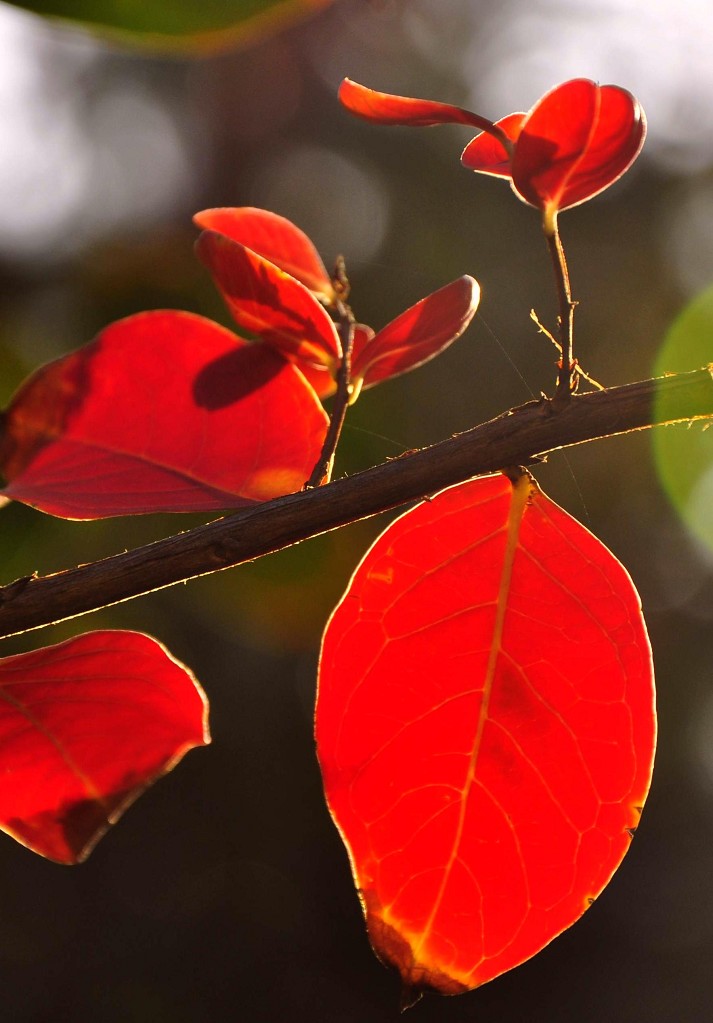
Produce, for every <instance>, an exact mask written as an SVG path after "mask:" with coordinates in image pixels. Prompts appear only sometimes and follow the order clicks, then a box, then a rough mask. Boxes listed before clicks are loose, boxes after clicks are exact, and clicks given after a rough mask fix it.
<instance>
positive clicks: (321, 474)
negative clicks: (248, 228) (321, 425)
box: [303, 300, 354, 490]
mask: <svg viewBox="0 0 713 1023" xmlns="http://www.w3.org/2000/svg"><path fill="white" fill-rule="evenodd" d="M335 310H336V314H337V316H338V318H339V323H338V330H339V338H340V340H341V342H342V361H341V363H340V364H339V370H338V372H337V391H336V394H335V395H334V404H333V406H332V414H331V416H330V419H329V427H328V429H327V434H326V436H325V438H324V444H323V445H322V450H321V452H320V455H319V459H318V460H317V464H316V465H315V467H314V469H313V470H312V474H311V476H310V478H309V479H308V480H307V482H306V483H305V485H304V488H303V489H304V490H312V489H313V488H314V487H321V486H322V485H323V484H324V483H329V480H330V479H331V476H332V466H333V465H334V453H335V451H336V450H337V444H338V443H339V438H340V436H341V433H342V427H343V426H344V418H345V416H346V414H347V409H348V407H349V398H350V395H351V390H350V386H351V373H352V345H353V344H354V316H353V314H352V311H351V309H350V308H349V306H348V305H347V304H346V303H345V302H343V301H341V300H338V301H337V302H336V305H335Z"/></svg>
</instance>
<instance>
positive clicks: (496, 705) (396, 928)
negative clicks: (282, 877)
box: [316, 476, 655, 998]
mask: <svg viewBox="0 0 713 1023" xmlns="http://www.w3.org/2000/svg"><path fill="white" fill-rule="evenodd" d="M316 735H317V744H318V753H319V758H320V762H321V766H322V772H323V776H324V784H325V790H326V794H327V799H328V802H329V805H330V808H331V811H332V814H333V816H334V819H335V821H336V823H337V825H338V827H339V829H340V832H341V833H342V835H343V837H344V839H345V842H346V843H347V846H348V848H349V853H350V858H351V863H352V867H353V871H354V877H355V883H356V885H357V887H358V889H359V892H360V895H361V898H362V901H363V905H364V911H365V914H366V919H367V925H368V928H369V934H370V938H371V941H372V943H373V945H374V948H375V950H376V951H377V953H378V955H379V956H380V957H381V958H382V959H384V960H386V961H387V962H389V963H391V964H393V965H394V966H395V967H396V968H397V969H398V970H399V971H400V973H401V976H402V979H403V983H404V986H405V989H406V990H405V995H406V997H407V998H409V997H412V996H413V995H414V994H417V992H418V990H419V989H421V988H423V987H427V986H430V987H433V988H436V989H438V990H439V991H441V992H443V993H448V994H454V993H457V992H460V991H464V990H467V989H470V988H473V987H476V986H477V985H479V984H482V983H484V982H485V981H488V980H491V979H492V978H493V977H496V976H498V974H500V973H503V972H504V971H505V970H508V969H510V968H511V967H513V966H515V965H517V964H518V963H521V962H523V960H525V959H527V958H529V957H530V956H532V955H533V954H534V953H535V952H537V951H538V950H539V949H541V948H542V947H543V946H544V945H546V944H547V943H548V942H549V941H550V940H551V939H552V938H554V937H555V936H556V935H557V934H559V933H560V932H561V931H562V930H564V929H565V928H566V927H569V926H570V924H572V923H573V922H574V921H575V920H576V919H577V918H578V917H579V916H580V915H581V914H582V913H583V912H584V911H585V910H586V909H587V907H588V905H589V903H590V901H591V900H592V899H595V898H596V897H597V896H598V895H599V893H600V892H601V891H602V889H603V888H604V887H605V885H606V884H607V882H608V880H609V879H610V877H611V875H612V873H613V872H614V870H616V868H617V866H618V865H619V862H620V861H621V859H622V857H623V856H624V854H625V852H626V850H627V848H628V846H629V842H630V833H631V832H630V829H631V830H633V829H634V828H635V827H636V825H637V823H638V820H639V814H640V809H641V806H642V804H643V801H644V799H645V797H646V794H647V791H648V787H649V781H650V775H651V767H652V759H653V750H654V742H655V712H654V692H653V674H652V666H651V656H650V649H649V644H648V639H647V635H646V629H645V626H644V622H643V618H642V616H641V609H640V606H639V600H638V597H637V594H636V591H635V590H634V587H633V585H632V583H631V580H630V579H629V577H628V575H627V574H626V572H625V570H624V569H623V568H622V567H621V565H620V564H619V562H618V561H617V560H616V559H615V558H614V556H613V555H612V554H611V553H610V552H609V551H608V550H607V549H606V548H605V547H604V546H603V545H602V544H601V543H600V542H599V541H598V540H597V539H596V538H595V537H593V536H592V535H591V534H590V533H589V532H587V530H585V529H584V528H583V527H582V526H581V525H579V524H578V523H577V522H576V521H575V520H574V519H572V518H570V516H569V515H567V514H566V513H565V512H564V511H562V509H560V508H558V507H557V506H556V505H555V504H553V502H552V501H550V500H548V498H546V497H545V496H544V495H543V494H542V493H541V492H540V491H539V490H538V489H537V487H536V486H535V485H534V484H533V483H531V482H530V481H529V479H528V478H526V477H523V478H522V479H520V480H519V482H518V483H517V484H516V485H515V486H514V487H513V485H511V483H510V482H509V481H508V480H507V479H506V478H505V477H503V476H490V477H485V478H481V479H477V480H474V481H472V482H470V483H467V484H463V485H461V486H458V487H453V488H451V489H449V490H446V491H443V492H442V493H441V494H439V495H438V496H436V497H435V498H434V499H433V500H431V501H427V502H425V503H423V504H421V505H419V506H418V507H417V508H415V509H414V510H413V511H411V512H408V513H406V514H405V515H403V516H402V517H401V518H399V519H397V520H396V522H395V523H393V524H392V525H391V526H390V527H389V528H388V529H387V530H386V532H385V533H384V534H383V535H382V536H381V537H380V538H379V539H378V540H377V541H376V543H375V544H374V546H373V547H372V548H371V550H370V551H369V552H368V554H367V555H366V557H365V558H364V560H363V561H362V563H361V565H360V566H359V568H358V569H357V571H356V572H355V574H354V577H353V579H352V581H351V583H350V585H349V589H348V591H347V593H346V595H345V597H344V598H343V600H342V602H341V603H340V604H339V606H338V607H337V609H336V611H335V612H334V614H333V616H332V619H331V621H330V623H329V625H328V627H327V631H326V634H325V637H324V643H323V647H322V656H321V665H320V677H319V695H318V703H317V720H316Z"/></svg>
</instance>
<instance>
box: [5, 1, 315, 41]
mask: <svg viewBox="0 0 713 1023" xmlns="http://www.w3.org/2000/svg"><path fill="white" fill-rule="evenodd" d="M12 2H13V3H14V5H15V6H16V7H22V8H24V9H25V10H27V11H33V12H34V13H36V14H41V15H46V16H48V17H51V18H62V19H67V20H70V21H74V22H78V23H79V24H81V25H82V26H84V27H86V28H91V29H93V30H97V29H98V30H100V31H102V32H109V33H110V34H111V35H116V34H117V33H118V34H119V36H121V37H123V38H124V39H125V41H127V42H129V41H131V42H133V43H136V44H141V43H144V44H148V45H151V46H156V45H160V46H161V47H179V48H182V49H188V50H190V49H192V48H199V47H200V46H201V45H202V44H206V43H207V44H208V45H210V43H211V39H208V38H206V36H211V37H212V42H213V44H215V45H217V46H220V45H232V44H234V43H238V42H240V41H241V37H244V36H245V35H248V34H249V35H250V36H252V37H254V36H255V35H260V34H261V33H263V32H267V31H270V30H271V29H272V28H274V27H277V26H279V25H281V24H283V23H284V20H285V19H289V20H292V19H294V18H296V17H299V16H303V15H306V14H308V13H309V12H310V11H314V10H316V9H317V8H319V7H324V6H326V4H328V3H330V2H331V0H200V3H196V2H195V0H155V2H148V3H147V2H146V0H25V2H18V0H12Z"/></svg>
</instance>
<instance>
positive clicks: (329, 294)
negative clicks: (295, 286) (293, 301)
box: [193, 206, 334, 302]
mask: <svg viewBox="0 0 713 1023" xmlns="http://www.w3.org/2000/svg"><path fill="white" fill-rule="evenodd" d="M193 222H194V223H195V224H196V225H197V226H198V227H201V228H203V229H204V230H206V231H215V232H216V233H218V234H224V235H226V237H228V238H232V240H233V241H235V242H238V243H239V244H240V245H244V246H246V248H248V249H252V251H253V252H256V253H257V254H258V255H259V256H262V257H263V259H267V260H268V261H269V262H270V263H274V264H275V266H277V267H279V268H280V269H281V270H284V271H285V273H288V274H290V275H291V276H292V277H294V278H295V279H296V280H298V281H299V282H300V283H301V284H304V286H305V287H306V288H309V289H310V291H313V292H315V293H316V294H317V295H318V296H319V297H322V298H324V299H325V301H328V302H331V301H333V300H334V288H333V287H332V281H331V279H330V277H329V274H328V273H327V271H326V269H325V266H324V263H323V262H322V258H321V256H320V255H319V253H318V252H317V250H316V248H315V247H314V245H313V244H312V242H311V241H310V239H309V238H308V237H307V235H306V234H305V233H304V231H301V230H300V229H299V228H298V227H296V226H295V225H294V224H293V223H292V221H290V220H288V219H287V218H286V217H281V216H279V215H278V214H277V213H272V212H270V211H269V210H261V209H257V208H256V207H253V206H241V207H219V208H215V209H209V210H202V211H201V212H200V213H196V215H195V216H194V217H193Z"/></svg>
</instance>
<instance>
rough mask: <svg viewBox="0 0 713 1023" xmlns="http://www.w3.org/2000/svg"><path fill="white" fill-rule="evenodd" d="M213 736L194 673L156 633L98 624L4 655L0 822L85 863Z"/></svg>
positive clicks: (68, 859)
mask: <svg viewBox="0 0 713 1023" xmlns="http://www.w3.org/2000/svg"><path fill="white" fill-rule="evenodd" d="M208 742H210V737H209V734H208V724H207V703H206V700H205V696H204V694H203V691H202V690H201V688H200V686H199V685H198V683H197V682H196V680H195V678H194V677H193V675H192V674H191V672H190V671H189V670H188V669H187V668H186V667H184V666H183V665H182V664H179V662H178V661H176V660H174V658H173V657H172V656H171V655H170V654H169V653H168V651H167V650H166V649H165V648H164V647H163V646H161V644H160V643H157V642H156V640H154V639H151V638H150V637H149V636H144V635H142V634H140V633H136V632H92V633H87V634H85V635H83V636H78V637H77V638H76V639H71V640H68V641H67V642H65V643H60V644H59V645H57V646H51V647H45V648H44V649H41V650H34V651H32V653H27V654H18V655H16V656H14V657H5V658H3V659H2V660H0V828H2V830H3V831H6V832H7V833H8V834H10V835H12V836H13V838H16V839H17V840H18V841H19V842H22V844H23V845H26V846H27V847H28V848H29V849H32V850H34V852H37V853H40V855H41V856H47V857H48V858H49V859H52V860H57V862H59V863H77V862H79V861H80V860H82V859H84V858H85V857H86V856H88V855H89V853H90V852H91V850H92V848H93V847H94V845H95V844H96V842H97V841H98V840H99V839H100V838H101V836H102V835H103V834H104V832H105V831H106V829H107V828H108V827H109V825H110V824H113V823H114V822H115V821H116V820H117V819H118V817H120V816H121V814H122V812H123V811H124V810H125V809H126V807H127V806H128V805H129V804H130V803H132V802H133V800H134V799H136V797H137V796H139V795H141V793H142V791H143V790H144V789H145V788H146V787H147V786H148V785H150V784H151V783H152V782H153V781H155V780H156V779H157V778H158V777H160V775H162V774H165V773H166V772H167V771H170V770H171V768H173V767H174V766H175V765H176V764H177V763H178V761H179V760H180V759H181V757H182V756H183V755H184V754H185V753H187V752H188V750H190V749H193V747H195V746H203V745H205V744H206V743H208Z"/></svg>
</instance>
